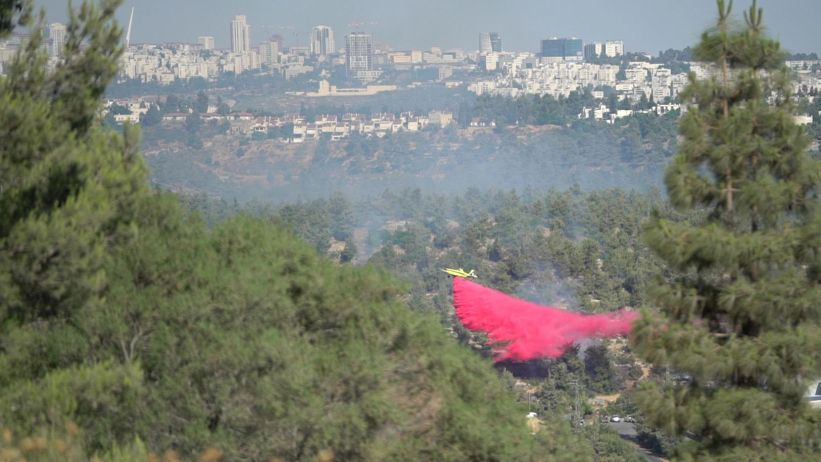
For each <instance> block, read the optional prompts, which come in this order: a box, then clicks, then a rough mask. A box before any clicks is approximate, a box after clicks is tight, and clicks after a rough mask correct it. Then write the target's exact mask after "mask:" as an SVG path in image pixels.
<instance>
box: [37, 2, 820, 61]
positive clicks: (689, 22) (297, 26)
mask: <svg viewBox="0 0 821 462" xmlns="http://www.w3.org/2000/svg"><path fill="white" fill-rule="evenodd" d="M36 3H37V5H38V6H44V7H45V8H46V10H47V20H48V22H65V21H66V8H67V2H66V1H65V0H37V2H36ZM272 3H273V4H272ZM580 3H581V2H580ZM685 3H686V4H685ZM774 3H776V2H774V0H766V1H763V2H761V6H763V7H765V10H766V11H767V19H766V22H767V24H768V25H769V30H770V31H772V32H773V34H774V36H775V38H777V39H779V40H780V41H781V42H782V44H783V46H784V47H785V48H787V49H788V50H790V51H793V52H821V49H819V46H818V44H819V43H821V32H819V31H818V30H817V28H816V27H815V25H814V24H813V23H814V18H817V17H819V16H821V2H817V1H811V0H786V1H780V2H777V4H778V8H766V7H767V6H768V5H769V6H772V5H773V4H774ZM175 4H176V5H178V7H179V8H180V9H184V10H185V11H186V15H187V16H186V17H188V18H189V20H188V21H183V22H181V21H180V20H179V15H176V14H167V13H168V11H167V10H168V7H167V6H166V5H167V3H160V2H159V1H158V0H126V1H125V2H124V3H123V6H122V7H121V8H120V11H119V13H118V16H119V19H120V22H121V24H127V23H128V14H129V12H130V10H131V7H135V8H136V12H135V17H134V29H133V32H132V43H161V42H187V43H196V41H197V37H199V36H204V35H205V36H213V37H215V42H216V47H217V48H229V47H230V34H229V30H227V28H226V26H225V24H226V22H227V21H230V19H231V18H233V17H235V16H237V15H245V16H246V17H247V18H248V24H249V25H251V26H253V27H252V29H251V37H250V39H251V43H252V45H255V44H257V43H260V42H262V41H264V40H267V39H269V38H270V37H271V35H273V34H279V35H281V36H283V37H284V39H285V45H286V46H309V43H310V41H309V40H310V35H311V30H312V28H313V27H314V26H316V25H318V24H325V25H327V26H329V27H330V28H331V29H333V30H334V33H335V34H337V36H344V35H345V34H347V33H350V32H354V31H364V32H368V33H370V34H371V35H372V36H373V37H374V45H388V46H390V47H391V48H393V49H428V48H430V47H433V46H437V47H441V48H461V49H464V50H474V49H476V48H477V43H476V37H477V34H478V33H480V32H483V31H488V30H492V31H496V32H498V33H499V34H500V35H501V36H502V37H504V39H505V49H507V50H520V51H534V52H535V51H538V49H539V45H540V41H541V40H543V39H545V38H548V37H552V36H568V37H569V36H575V37H579V38H582V39H583V40H584V41H585V43H588V42H593V41H604V40H614V39H615V40H623V41H624V44H625V48H626V49H627V50H629V51H646V52H650V53H657V52H658V51H660V50H664V49H667V48H678V49H680V48H684V47H686V46H689V45H692V44H694V43H695V42H696V41H697V40H698V37H699V34H700V32H696V31H701V30H704V29H705V28H707V27H709V26H710V25H711V24H712V21H713V16H714V13H715V11H714V10H715V4H714V2H713V1H712V0H703V1H702V0H698V1H694V2H676V1H673V0H655V1H652V0H635V1H631V2H625V3H624V4H621V5H618V7H616V8H614V7H613V3H612V2H607V1H605V0H589V1H587V2H584V4H570V2H556V1H550V2H538V1H535V0H526V1H520V2H517V4H516V8H510V7H505V6H503V5H501V4H498V3H495V2H494V3H491V2H482V1H480V2H467V1H464V0H456V1H452V2H447V3H444V4H443V3H441V2H439V3H434V2H432V1H429V0H420V1H418V2H414V3H413V4H410V3H400V4H397V5H393V4H392V5H390V7H388V5H384V4H382V3H379V2H376V1H373V0H364V1H362V2H361V8H358V9H357V10H356V12H355V13H354V12H352V10H351V9H350V8H348V7H346V6H343V5H338V4H336V3H330V2H323V1H307V2H302V3H300V4H290V3H288V4H286V3H285V2H263V1H261V0H245V1H238V2H232V3H230V4H228V3H226V2H218V1H216V0H196V1H195V0H178V1H177V2H175ZM746 6H747V5H746V4H744V3H743V2H736V7H735V10H736V11H735V12H734V13H735V15H736V16H737V18H738V19H739V20H740V14H741V11H740V10H741V9H743V8H745V7H746ZM596 11H602V14H601V15H597V14H595V12H596ZM283 12H287V13H283Z"/></svg>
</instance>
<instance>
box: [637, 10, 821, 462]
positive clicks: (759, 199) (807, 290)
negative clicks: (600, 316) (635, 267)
mask: <svg viewBox="0 0 821 462" xmlns="http://www.w3.org/2000/svg"><path fill="white" fill-rule="evenodd" d="M730 12H731V5H725V2H723V1H719V22H718V25H717V27H716V28H715V29H714V30H711V31H708V32H706V33H705V34H704V35H703V37H702V41H701V43H700V44H699V45H698V46H697V47H696V48H695V49H694V55H695V56H696V57H697V58H698V59H702V60H708V61H711V62H713V63H714V64H715V65H716V69H717V71H718V75H717V76H716V77H714V78H712V79H710V80H705V81H697V80H695V79H694V78H693V77H692V76H691V82H690V85H689V86H688V88H687V89H686V91H685V92H684V93H683V95H682V96H683V98H684V100H685V101H692V102H693V105H692V106H691V108H690V110H689V111H688V112H687V114H686V115H685V116H684V117H683V118H682V121H681V128H680V129H681V134H682V137H683V138H684V141H683V143H682V145H681V149H680V151H679V154H678V155H677V156H676V158H675V159H674V161H673V164H672V165H671V166H670V167H669V169H668V171H667V175H666V179H665V180H666V183H667V189H668V191H669V194H670V200H671V202H672V204H673V205H674V206H675V207H677V208H678V209H679V210H682V211H687V210H691V209H694V208H705V209H706V210H707V212H708V215H707V217H706V220H705V221H704V222H703V223H701V224H698V225H695V224H687V223H673V222H671V221H669V220H665V219H662V218H660V217H654V218H652V219H651V220H650V221H649V222H648V224H647V226H646V241H647V243H648V244H649V245H650V247H651V248H652V249H653V250H654V251H655V252H656V253H657V254H658V255H659V256H660V257H661V258H663V259H664V260H665V262H666V263H667V264H668V265H669V267H670V268H671V269H672V270H674V271H675V272H676V274H678V276H677V277H675V278H671V279H669V280H667V281H663V282H660V284H659V285H658V288H657V290H655V291H654V294H653V298H654V300H655V301H656V302H657V303H658V304H659V305H660V306H661V308H662V312H663V316H662V317H660V318H656V317H655V316H651V315H647V316H645V317H644V318H643V319H642V320H641V321H640V322H639V323H638V324H637V326H636V328H635V330H634V337H633V343H634V345H635V347H636V350H637V351H638V352H639V353H640V354H641V356H643V357H644V358H645V359H647V360H649V361H651V362H652V363H654V364H655V365H657V366H663V367H669V368H672V369H673V370H677V371H682V372H685V373H686V374H687V375H688V380H686V381H685V382H684V383H680V384H678V385H675V384H671V383H664V384H658V385H651V384H647V386H646V387H645V388H644V390H643V392H642V393H640V394H638V395H637V399H638V400H639V404H640V405H641V407H642V408H643V410H644V412H645V414H646V415H647V418H648V421H649V422H650V423H651V424H653V425H655V426H656V427H657V428H660V429H662V430H664V431H665V432H667V433H668V434H670V435H675V436H679V435H688V436H691V437H692V438H693V440H692V441H690V442H687V443H683V444H681V445H680V446H679V448H678V454H679V455H680V457H681V458H682V459H683V460H691V459H694V458H695V459H698V460H706V459H709V458H714V459H715V460H799V459H803V460H807V459H808V458H810V457H811V455H813V454H817V451H818V450H819V446H818V441H821V417H819V414H818V413H817V412H813V411H811V410H810V409H809V408H808V406H807V405H806V404H805V403H803V402H802V401H803V400H802V396H803V394H804V392H805V391H806V381H807V380H808V379H811V378H814V377H818V376H819V375H821V356H819V355H820V354H821V353H820V352H821V348H819V347H821V343H819V342H821V340H819V339H821V324H820V323H821V308H820V307H819V305H818V303H817V301H818V299H819V294H821V279H819V275H820V274H821V271H819V268H821V265H819V260H818V252H817V249H818V246H819V242H818V240H817V238H816V236H818V235H819V234H821V219H819V216H821V215H819V214H821V205H819V201H818V192H819V190H818V188H819V180H821V168H820V167H819V163H818V162H817V161H813V160H811V159H810V158H809V157H808V156H807V155H806V153H805V148H806V146H807V140H806V136H805V134H804V132H803V131H802V130H801V129H800V128H799V127H797V126H796V125H795V124H794V123H793V120H792V113H793V111H794V103H793V99H792V95H791V88H790V85H789V82H788V79H787V74H786V70H785V69H784V68H783V64H782V59H783V53H782V52H781V51H780V50H779V46H778V43H777V42H775V41H773V40H770V39H768V38H767V37H765V36H764V35H763V32H762V26H761V10H759V9H757V8H756V4H755V2H753V5H752V7H751V8H750V9H749V10H748V11H747V12H745V15H744V16H745V20H746V27H744V28H741V29H737V30H736V29H735V28H733V27H731V26H730V19H729V15H730Z"/></svg>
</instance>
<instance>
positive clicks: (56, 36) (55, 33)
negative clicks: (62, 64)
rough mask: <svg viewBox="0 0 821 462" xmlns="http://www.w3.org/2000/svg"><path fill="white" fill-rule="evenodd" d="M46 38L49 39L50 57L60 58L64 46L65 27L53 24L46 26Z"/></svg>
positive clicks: (57, 23)
mask: <svg viewBox="0 0 821 462" xmlns="http://www.w3.org/2000/svg"><path fill="white" fill-rule="evenodd" d="M48 36H49V38H50V39H51V50H50V51H51V56H56V57H60V56H62V54H63V48H64V47H65V46H66V26H65V25H63V24H60V23H59V22H55V23H54V24H52V25H50V26H48Z"/></svg>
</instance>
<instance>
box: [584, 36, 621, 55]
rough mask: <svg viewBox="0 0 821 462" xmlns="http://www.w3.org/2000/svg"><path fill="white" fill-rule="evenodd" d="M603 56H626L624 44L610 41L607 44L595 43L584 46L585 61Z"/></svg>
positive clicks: (619, 41)
mask: <svg viewBox="0 0 821 462" xmlns="http://www.w3.org/2000/svg"><path fill="white" fill-rule="evenodd" d="M602 55H604V56H606V57H608V58H615V57H616V56H623V55H624V42H622V41H621V40H608V41H606V42H593V43H588V44H586V45H585V46H584V59H586V60H591V59H596V58H600V57H601V56H602Z"/></svg>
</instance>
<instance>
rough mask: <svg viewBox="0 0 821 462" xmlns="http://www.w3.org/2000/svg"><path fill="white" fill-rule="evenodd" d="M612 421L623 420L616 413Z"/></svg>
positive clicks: (611, 418)
mask: <svg viewBox="0 0 821 462" xmlns="http://www.w3.org/2000/svg"><path fill="white" fill-rule="evenodd" d="M610 421H611V422H621V417H619V416H617V415H614V416H613V417H610Z"/></svg>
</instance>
